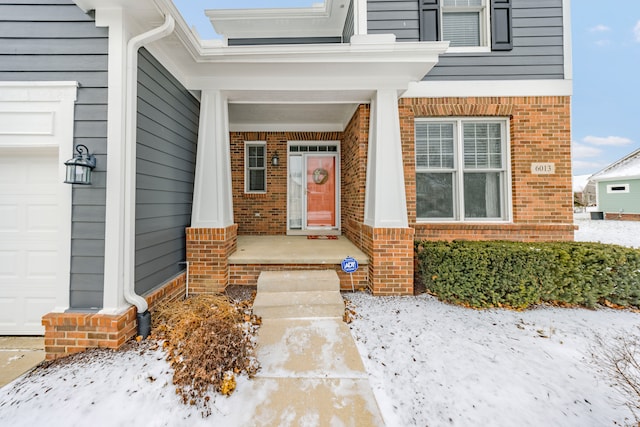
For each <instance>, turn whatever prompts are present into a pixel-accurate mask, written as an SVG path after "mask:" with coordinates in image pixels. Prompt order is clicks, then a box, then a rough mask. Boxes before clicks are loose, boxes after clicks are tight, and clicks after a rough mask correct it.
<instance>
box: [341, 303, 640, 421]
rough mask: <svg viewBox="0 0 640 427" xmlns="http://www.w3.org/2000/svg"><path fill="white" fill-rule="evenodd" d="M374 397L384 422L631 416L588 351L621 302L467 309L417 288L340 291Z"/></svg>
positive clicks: (628, 321) (609, 330) (623, 319)
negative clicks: (381, 292)
mask: <svg viewBox="0 0 640 427" xmlns="http://www.w3.org/2000/svg"><path fill="white" fill-rule="evenodd" d="M347 297H348V299H349V300H351V301H352V302H353V304H354V305H355V310H356V312H357V313H358V318H357V319H356V320H355V321H354V322H353V323H352V324H351V328H352V332H353V335H354V336H355V338H356V343H357V345H358V348H359V351H360V353H361V355H362V358H363V361H364V363H365V367H366V369H367V372H368V373H369V375H370V381H371V383H372V386H373V388H374V393H375V394H376V398H377V399H378V402H379V404H380V406H381V408H382V410H383V413H384V415H385V419H386V420H387V424H388V425H393V426H443V425H452V426H606V425H614V423H616V422H617V423H618V424H620V423H622V424H624V423H625V422H629V421H631V420H632V419H633V418H632V414H631V413H630V412H629V410H628V409H627V408H626V407H624V406H621V402H622V401H621V400H620V399H619V396H618V395H617V393H616V390H614V389H613V388H611V387H610V386H609V384H608V383H607V376H606V375H604V374H603V373H602V372H600V371H599V369H598V367H597V366H596V364H595V363H594V361H593V359H592V357H591V349H590V347H591V346H593V344H594V339H595V336H596V334H599V335H601V336H603V337H612V336H615V335H618V334H629V333H632V332H638V331H637V330H636V327H637V325H638V323H639V319H638V316H639V315H638V314H636V313H632V312H630V311H614V310H608V309H603V310H597V311H592V310H584V309H561V308H548V307H545V308H539V309H535V310H528V311H524V312H515V311H507V310H498V309H496V310H484V311H477V310H471V309H465V308H462V307H457V306H451V305H447V304H443V303H441V302H439V301H437V300H435V299H434V298H432V297H430V296H428V295H421V296H419V297H386V298H381V297H372V296H370V295H367V294H353V295H351V294H350V295H348V296H347Z"/></svg>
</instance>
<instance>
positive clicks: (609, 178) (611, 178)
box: [591, 174, 640, 182]
mask: <svg viewBox="0 0 640 427" xmlns="http://www.w3.org/2000/svg"><path fill="white" fill-rule="evenodd" d="M635 179H640V174H638V175H628V176H627V175H623V176H615V175H611V176H603V177H601V178H600V177H596V178H593V179H592V180H591V181H594V182H609V181H632V180H635Z"/></svg>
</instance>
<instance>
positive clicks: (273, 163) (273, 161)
mask: <svg viewBox="0 0 640 427" xmlns="http://www.w3.org/2000/svg"><path fill="white" fill-rule="evenodd" d="M279 164H280V157H278V152H277V151H276V152H275V153H273V156H272V157H271V166H278V165H279Z"/></svg>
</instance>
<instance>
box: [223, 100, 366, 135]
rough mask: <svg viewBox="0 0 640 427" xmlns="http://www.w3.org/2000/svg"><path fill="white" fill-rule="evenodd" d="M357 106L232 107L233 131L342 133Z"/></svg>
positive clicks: (230, 106)
mask: <svg viewBox="0 0 640 427" xmlns="http://www.w3.org/2000/svg"><path fill="white" fill-rule="evenodd" d="M357 106H358V104H325V103H323V104H290V103H288V104H234V103H230V104H229V130H231V131H232V132H243V131H244V132H251V131H256V132H257V131H281V132H284V131H289V132H306V131H308V132H311V131H317V132H320V131H324V132H342V131H343V130H344V129H345V127H346V125H347V124H348V123H349V120H351V117H352V116H353V113H354V111H355V109H356V108H357Z"/></svg>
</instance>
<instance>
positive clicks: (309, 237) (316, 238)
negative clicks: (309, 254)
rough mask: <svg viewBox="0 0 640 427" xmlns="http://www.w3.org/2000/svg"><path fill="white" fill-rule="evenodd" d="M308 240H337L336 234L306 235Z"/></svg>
mask: <svg viewBox="0 0 640 427" xmlns="http://www.w3.org/2000/svg"><path fill="white" fill-rule="evenodd" d="M307 239H310V240H338V236H307Z"/></svg>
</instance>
